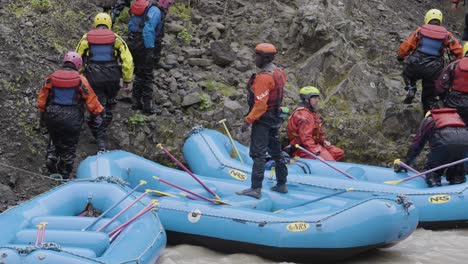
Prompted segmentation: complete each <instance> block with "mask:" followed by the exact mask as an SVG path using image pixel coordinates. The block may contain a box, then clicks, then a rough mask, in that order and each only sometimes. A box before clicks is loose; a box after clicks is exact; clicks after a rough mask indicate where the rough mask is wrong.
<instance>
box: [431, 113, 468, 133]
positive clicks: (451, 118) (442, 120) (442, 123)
mask: <svg viewBox="0 0 468 264" xmlns="http://www.w3.org/2000/svg"><path fill="white" fill-rule="evenodd" d="M431 116H432V119H433V120H434V122H435V127H436V128H439V129H440V128H444V127H465V123H463V120H462V119H461V117H460V115H458V113H457V109H455V108H440V109H433V110H431Z"/></svg>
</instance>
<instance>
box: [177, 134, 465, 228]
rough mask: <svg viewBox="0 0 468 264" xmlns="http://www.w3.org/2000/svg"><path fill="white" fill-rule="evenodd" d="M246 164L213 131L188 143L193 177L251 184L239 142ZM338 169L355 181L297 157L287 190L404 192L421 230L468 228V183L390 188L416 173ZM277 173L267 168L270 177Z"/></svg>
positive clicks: (410, 183) (419, 180) (373, 168)
mask: <svg viewBox="0 0 468 264" xmlns="http://www.w3.org/2000/svg"><path fill="white" fill-rule="evenodd" d="M235 144H236V147H237V149H238V150H239V152H240V155H241V157H242V160H243V161H244V163H242V162H241V161H240V160H239V159H237V158H236V157H237V156H236V153H235V151H234V149H233V146H232V144H231V142H230V140H229V138H228V137H227V136H225V135H224V134H222V133H220V132H218V131H216V130H210V129H203V128H195V129H193V130H192V132H191V134H190V135H189V137H188V138H187V139H186V141H185V144H184V147H183V154H184V158H185V160H186V162H187V164H188V165H189V167H190V168H191V170H192V171H193V172H194V173H198V174H202V175H205V176H211V177H214V178H217V179H232V180H236V181H238V182H241V183H244V184H245V185H250V173H251V168H252V163H253V162H252V159H251V158H250V157H249V149H248V147H246V146H244V145H242V144H240V143H239V142H237V141H235ZM330 164H332V165H333V166H334V167H336V168H338V169H340V170H342V171H344V172H346V173H348V174H350V175H351V176H353V177H354V178H356V180H353V179H349V178H347V177H345V176H344V175H343V174H342V173H340V172H338V171H336V170H333V169H332V168H330V167H328V166H326V165H325V164H324V163H322V162H321V161H318V160H311V159H297V160H293V163H292V164H289V165H288V171H289V175H288V186H289V189H294V190H308V189H309V188H312V189H316V188H322V189H333V190H336V189H338V190H340V189H341V190H342V189H344V188H347V187H349V186H352V187H354V189H355V191H361V192H367V193H373V194H376V195H382V194H389V193H393V194H400V193H402V194H405V195H407V196H408V198H409V199H410V200H411V201H412V202H414V204H415V205H416V207H417V208H418V211H419V218H420V224H419V225H420V226H421V227H424V228H431V229H437V228H447V227H457V226H458V227H459V226H466V225H467V224H468V210H466V208H467V207H468V197H467V195H468V191H467V189H468V183H463V184H458V185H449V184H448V182H446V181H443V186H441V187H434V188H429V187H427V185H426V183H425V181H424V179H423V178H420V177H418V178H415V179H412V180H409V181H405V182H402V183H400V184H397V185H392V184H386V183H385V182H387V181H396V180H400V179H403V178H406V177H408V176H411V175H412V174H413V173H409V174H407V173H395V172H394V171H393V169H390V168H384V167H377V166H368V165H361V164H354V163H346V162H330ZM270 177H272V178H273V179H274V175H273V173H272V171H270V170H267V171H266V173H265V178H266V179H268V178H270Z"/></svg>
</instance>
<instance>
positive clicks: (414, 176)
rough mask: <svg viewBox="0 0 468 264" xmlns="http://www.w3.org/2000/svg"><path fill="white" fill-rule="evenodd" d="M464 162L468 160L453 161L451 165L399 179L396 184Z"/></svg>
mask: <svg viewBox="0 0 468 264" xmlns="http://www.w3.org/2000/svg"><path fill="white" fill-rule="evenodd" d="M465 161H468V158H464V159H461V160H457V161H454V162H451V163H447V164H445V165H440V166H438V167H435V168H433V169H430V170H427V171H424V172H420V173H417V174H415V175H413V176H411V177H408V178H405V179H401V180H400V181H399V182H398V183H401V182H405V181H409V180H411V179H414V178H416V177H419V176H421V175H424V174H428V173H431V172H434V171H437V170H440V169H445V168H447V167H450V166H453V165H457V164H460V163H463V162H465Z"/></svg>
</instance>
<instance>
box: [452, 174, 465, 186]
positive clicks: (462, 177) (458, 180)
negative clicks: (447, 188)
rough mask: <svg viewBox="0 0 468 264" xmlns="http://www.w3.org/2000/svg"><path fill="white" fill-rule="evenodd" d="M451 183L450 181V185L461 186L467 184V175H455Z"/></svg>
mask: <svg viewBox="0 0 468 264" xmlns="http://www.w3.org/2000/svg"><path fill="white" fill-rule="evenodd" d="M449 181H450V184H461V183H464V182H466V177H465V175H454V176H452V177H451V179H450V180H449Z"/></svg>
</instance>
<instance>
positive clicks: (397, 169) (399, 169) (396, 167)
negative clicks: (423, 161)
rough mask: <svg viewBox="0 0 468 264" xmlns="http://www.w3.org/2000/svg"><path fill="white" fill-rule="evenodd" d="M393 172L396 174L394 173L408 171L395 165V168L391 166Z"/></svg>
mask: <svg viewBox="0 0 468 264" xmlns="http://www.w3.org/2000/svg"><path fill="white" fill-rule="evenodd" d="M393 170H394V171H395V172H396V173H400V172H402V171H404V172H408V170H407V169H406V168H403V167H401V166H400V165H397V164H395V166H393Z"/></svg>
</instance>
